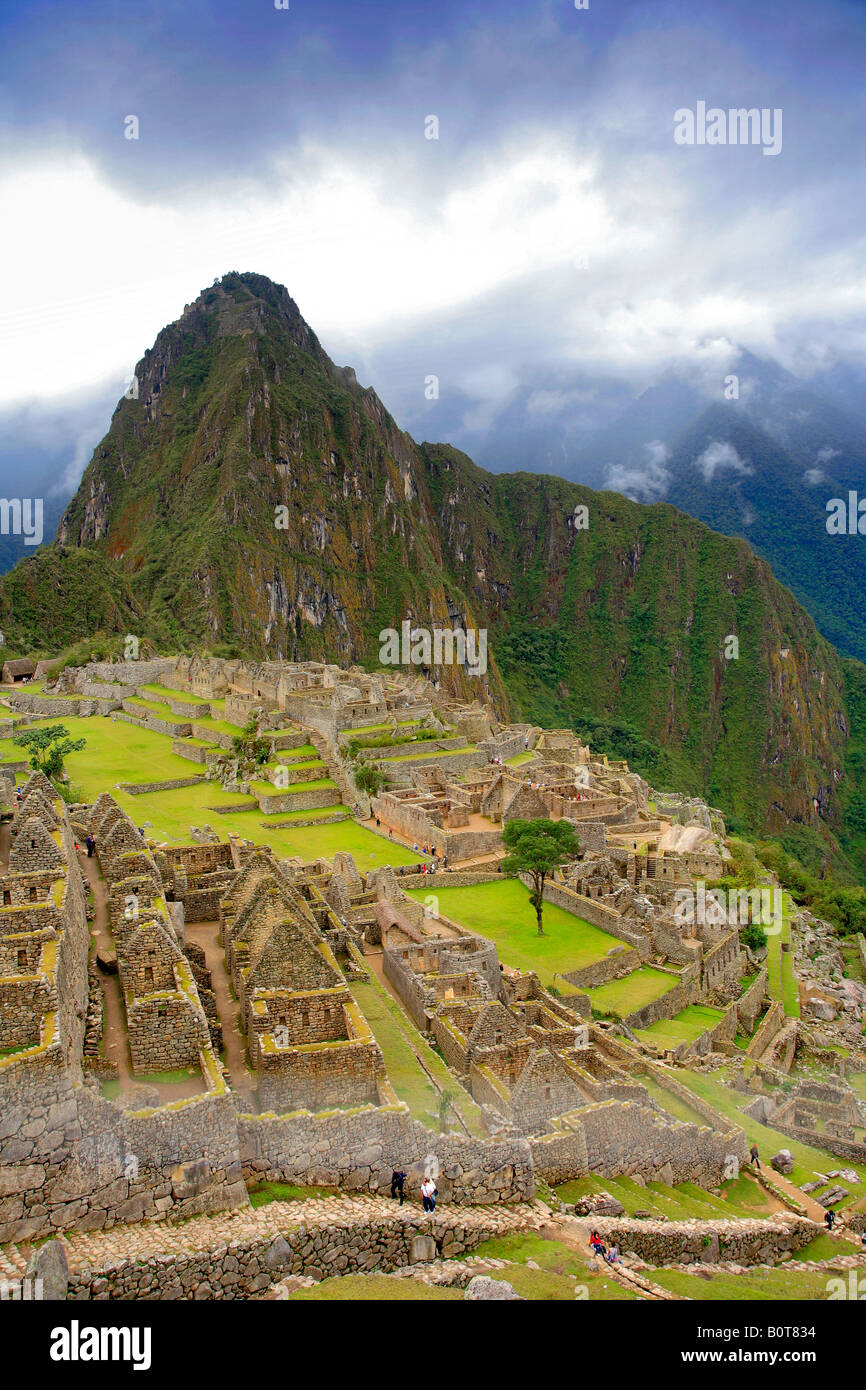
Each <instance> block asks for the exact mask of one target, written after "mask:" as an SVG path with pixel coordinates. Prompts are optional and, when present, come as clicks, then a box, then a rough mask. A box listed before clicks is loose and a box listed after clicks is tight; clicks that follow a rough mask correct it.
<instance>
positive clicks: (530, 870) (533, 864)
mask: <svg viewBox="0 0 866 1390" xmlns="http://www.w3.org/2000/svg"><path fill="white" fill-rule="evenodd" d="M502 840H503V843H504V845H505V848H506V849H507V850H508V851H509V853H508V854H507V856H506V857H505V859H503V860H502V872H503V873H504V874H507V875H508V876H509V878H516V877H517V876H518V874H528V875H529V877H530V878H531V879H532V888H531V890H530V897H531V900H532V906H533V907H534V908H535V916H536V918H537V919H538V935H539V936H544V923H543V920H542V913H543V910H544V884H545V881H546V880H547V878H548V876H549V875H550V874H552V873H553V871H554V869H559V868H561V867H562V865H563V864H566V863H567V862H568V860H569V859H576V858H577V856H578V855H579V854H580V842H579V841H578V838H577V835H576V833H575V830H574V826H573V825H572V824H571V822H570V821H565V820H559V821H551V820H511V821H507V822H506V824H505V828H504V829H503V831H502Z"/></svg>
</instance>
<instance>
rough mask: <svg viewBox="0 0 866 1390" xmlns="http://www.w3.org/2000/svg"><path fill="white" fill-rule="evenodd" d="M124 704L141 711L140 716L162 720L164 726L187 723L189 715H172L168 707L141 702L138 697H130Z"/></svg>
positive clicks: (155, 702)
mask: <svg viewBox="0 0 866 1390" xmlns="http://www.w3.org/2000/svg"><path fill="white" fill-rule="evenodd" d="M126 703H127V704H128V705H132V706H133V707H134V709H136V710H141V712H142V714H153V715H156V718H157V719H164V720H165V722H166V724H188V723H189V715H186V714H172V712H171V710H170V709H169V707H168V705H162V704H159V703H158V701H156V700H143V699H142V698H141V696H139V695H131V696H130V697H129V699H128V700H127V702H126Z"/></svg>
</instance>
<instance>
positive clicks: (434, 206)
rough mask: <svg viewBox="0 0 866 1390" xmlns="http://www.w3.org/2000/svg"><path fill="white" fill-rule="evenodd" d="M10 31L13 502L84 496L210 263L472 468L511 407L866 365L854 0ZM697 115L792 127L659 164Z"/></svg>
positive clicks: (859, 57)
mask: <svg viewBox="0 0 866 1390" xmlns="http://www.w3.org/2000/svg"><path fill="white" fill-rule="evenodd" d="M0 25H2V30H3V32H2V44H0V139H2V157H0V218H2V226H3V246H4V269H5V272H6V273H5V275H4V277H3V280H4V284H3V298H4V306H3V307H4V313H3V317H2V326H0V478H2V473H3V471H4V470H5V471H6V473H7V476H8V471H9V469H10V468H12V467H13V466H14V465H15V464H16V461H17V463H18V464H19V465H20V463H21V461H22V460H26V461H27V467H28V470H30V471H31V472H33V473H34V474H35V473H38V472H39V471H40V468H42V469H43V470H44V469H48V470H49V471H50V473H51V476H52V478H53V479H54V484H55V486H61V485H62V484H65V485H66V486H68V485H69V483H70V480H73V481H74V479H75V476H76V474H77V473H80V471H81V469H82V467H83V466H84V464H85V463H86V461H87V457H88V453H89V450H90V448H91V447H92V445H93V444H94V443H95V442H96V440H97V439H98V438H99V437H100V436H101V434H102V433H103V432H104V430H105V428H106V427H107V424H108V421H109V419H110V415H111V410H112V409H113V406H114V404H115V402H116V400H117V398H118V397H119V396H120V394H121V393H122V390H123V387H124V384H125V382H126V380H127V379H128V378H129V376H130V374H131V371H132V368H133V366H134V364H135V362H136V361H137V360H138V359H139V358H140V356H141V355H142V353H143V351H144V349H145V348H146V347H148V346H149V345H150V344H151V343H152V341H153V339H154V337H155V336H156V333H157V332H158V331H159V329H160V328H161V327H162V326H163V325H164V324H165V323H167V322H169V321H171V320H172V319H174V318H176V317H177V316H178V315H179V314H180V312H181V311H182V309H183V306H184V304H185V303H188V302H189V301H191V300H192V299H194V298H195V296H196V295H197V294H198V293H199V292H200V290H201V289H202V288H204V287H205V286H207V285H208V284H210V283H211V281H212V280H213V279H214V278H215V277H216V276H218V275H221V274H223V273H224V272H226V271H228V270H256V271H259V272H262V273H264V274H266V275H269V276H271V277H272V278H274V279H276V280H278V281H281V282H282V283H284V284H285V285H287V286H288V288H289V291H290V293H291V294H292V295H293V297H294V298H295V299H296V301H297V302H298V305H299V307H300V309H301V312H302V313H303V314H304V316H305V317H306V318H307V320H308V321H309V322H310V324H311V325H312V326H313V328H314V329H315V331H316V332H317V334H318V335H319V337H320V338H321V340H322V342H323V344H324V346H325V347H326V349H327V350H328V351H329V352H330V353H331V355H332V356H333V357H334V358H335V359H336V360H337V361H338V362H341V363H351V364H352V365H354V366H355V368H356V370H357V372H358V376H359V378H360V379H361V380H362V381H363V382H365V384H366V383H370V384H372V385H374V386H375V387H376V389H377V391H378V393H379V395H380V396H381V397H382V399H383V400H384V401H385V402H386V404H387V405H388V406H389V408H390V409H391V410H392V412H393V413H394V414H395V415H396V417H397V419H398V421H399V422H400V423H401V424H402V425H404V426H405V427H407V428H409V429H411V430H412V431H413V433H415V434H416V435H418V436H419V437H424V438H430V439H434V438H443V437H448V438H451V439H452V440H454V442H457V443H459V444H461V445H462V446H463V447H466V448H470V450H471V449H472V446H473V445H478V444H483V441H484V440H485V438H489V437H490V435H491V432H494V431H495V430H496V429H497V427H498V425H499V424H500V423H501V421H502V419H503V417H504V412H506V411H507V408H508V404H509V402H510V401H512V400H513V399H514V397H515V394H516V393H521V392H522V393H523V398H524V399H525V400H526V401H527V402H528V409H529V410H530V411H537V413H538V415H539V417H540V418H543V417H544V415H545V412H546V411H549V410H550V409H557V410H559V409H561V408H562V407H563V405H565V406H567V407H568V408H572V407H573V409H574V410H575V412H577V413H579V412H580V411H581V410H584V409H589V408H590V403H591V401H592V398H593V395H594V394H597V393H598V391H599V385H598V384H599V383H603V384H604V387H603V394H604V395H605V399H606V400H607V401H608V402H609V401H611V400H614V399H618V398H619V396H618V393H619V395H621V396H622V398H623V399H626V398H627V397H628V395H629V394H634V393H635V392H637V391H639V390H641V389H643V387H645V386H646V385H648V384H650V383H651V382H652V381H653V380H655V379H656V378H657V377H658V376H659V374H661V373H662V372H664V371H665V370H666V369H668V368H670V366H671V365H674V366H675V367H676V366H677V364H680V365H681V364H683V363H686V364H688V366H687V370H688V371H689V372H692V373H697V374H700V373H701V372H706V371H710V372H712V373H713V374H715V375H717V374H718V371H719V369H720V367H721V366H723V365H724V363H725V362H726V361H727V360H728V358H729V356H730V353H731V344H743V345H744V346H746V347H747V348H749V349H750V350H752V351H753V352H755V353H756V354H758V355H759V356H765V357H766V356H772V357H775V358H777V359H778V360H779V361H781V362H782V363H783V364H784V365H785V366H786V367H788V368H791V369H793V370H794V371H796V372H797V373H798V374H802V375H809V374H810V373H811V372H813V371H815V370H817V369H819V368H822V367H826V366H828V365H831V364H832V363H833V362H834V361H836V360H837V359H839V358H842V359H846V358H851V359H852V360H855V361H862V360H863V359H864V357H866V276H864V274H863V264H864V256H863V251H864V237H866V233H864V216H863V213H864V191H863V190H864V180H863V153H862V152H863V149H864V140H863V132H864V107H866V90H864V84H863V80H862V74H863V70H864V56H866V42H864V39H866V4H864V3H863V0H820V3H818V2H817V0H805V2H804V0H745V3H744V2H743V0H725V3H721V0H681V3H668V2H667V0H589V7H588V8H587V9H585V10H578V9H576V8H575V4H574V0H479V3H472V0H437V2H436V3H432V2H431V0H360V2H359V0H290V7H289V8H288V9H277V8H276V6H275V4H274V0H150V3H149V4H135V3H128V2H127V3H124V2H123V0H77V3H75V4H69V3H67V0H3V6H2V11H0ZM699 102H705V103H706V105H707V107H710V108H712V107H719V108H722V109H723V110H725V111H727V110H728V109H730V108H736V107H758V108H767V109H768V110H771V111H773V110H777V109H778V110H781V112H782V125H781V135H782V141H781V150H780V152H779V153H778V154H776V155H765V154H764V152H763V148H762V147H761V146H760V145H730V144H728V145H710V144H704V145H698V144H694V145H682V144H677V143H676V142H675V140H674V128H675V121H674V113H675V112H676V111H678V110H681V109H691V110H695V109H696V108H697V105H698V103H699ZM431 117H435V118H436V121H437V122H438V139H429V138H427V135H428V134H430V133H432V131H433V128H434V123H433V122H432V121H431V120H430V118H431ZM130 118H135V120H134V121H133V120H131V119H130ZM136 126H137V135H138V138H137V139H129V138H126V136H127V133H131V132H132V131H134V130H135V128H136ZM430 374H436V375H437V376H438V377H439V379H440V392H441V395H440V399H439V401H437V402H429V401H427V400H425V397H424V382H425V378H426V377H427V376H428V375H430ZM526 466H527V467H531V466H532V460H531V459H527V462H526Z"/></svg>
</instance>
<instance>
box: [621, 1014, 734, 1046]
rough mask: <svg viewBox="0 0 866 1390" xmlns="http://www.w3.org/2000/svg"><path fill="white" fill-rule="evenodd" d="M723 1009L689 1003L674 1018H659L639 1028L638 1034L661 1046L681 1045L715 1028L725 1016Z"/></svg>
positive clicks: (647, 1040)
mask: <svg viewBox="0 0 866 1390" xmlns="http://www.w3.org/2000/svg"><path fill="white" fill-rule="evenodd" d="M724 1016H725V1015H724V1011H723V1010H722V1009H712V1008H710V1006H709V1005H708V1004H689V1005H688V1007H687V1008H685V1009H683V1011H682V1013H678V1014H675V1015H674V1017H673V1018H663V1019H659V1021H658V1023H651V1024H650V1026H649V1028H638V1029H637V1030H636V1031H637V1036H638V1037H639V1038H643V1039H644V1040H645V1041H646V1042H648V1043H653V1044H654V1045H655V1046H656V1047H659V1048H674V1047H679V1045H680V1043H684V1042H694V1041H695V1039H696V1038H699V1037H700V1036H701V1034H702V1033H705V1032H706V1031H707V1029H708V1028H714V1027H715V1026H716V1024H718V1023H721V1021H722V1019H723V1018H724Z"/></svg>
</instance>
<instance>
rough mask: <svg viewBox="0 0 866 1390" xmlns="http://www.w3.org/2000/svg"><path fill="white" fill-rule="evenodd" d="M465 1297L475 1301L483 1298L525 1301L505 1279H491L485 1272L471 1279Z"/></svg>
mask: <svg viewBox="0 0 866 1390" xmlns="http://www.w3.org/2000/svg"><path fill="white" fill-rule="evenodd" d="M463 1297H464V1298H465V1299H468V1300H469V1301H470V1302H473V1303H477V1302H479V1301H481V1300H485V1301H486V1300H490V1301H501V1300H503V1299H509V1300H511V1301H514V1300H515V1299H517V1300H519V1301H520V1302H523V1300H522V1299H521V1296H520V1294H519V1293H516V1292H515V1290H514V1289H513V1288H512V1287H511V1285H510V1284H509V1283H507V1282H506V1281H505V1280H504V1279H489V1278H488V1277H487V1275H485V1274H476V1275H475V1276H474V1278H472V1279H470V1280H469V1283H468V1284H467V1285H466V1289H465V1292H464V1294H463Z"/></svg>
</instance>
